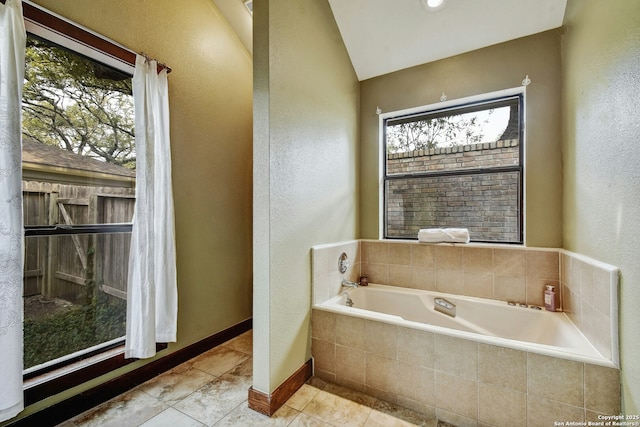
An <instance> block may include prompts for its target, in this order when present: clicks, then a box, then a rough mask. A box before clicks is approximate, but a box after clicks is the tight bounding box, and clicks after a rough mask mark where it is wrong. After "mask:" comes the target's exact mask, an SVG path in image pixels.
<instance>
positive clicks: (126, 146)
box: [22, 36, 136, 168]
mask: <svg viewBox="0 0 640 427" xmlns="http://www.w3.org/2000/svg"><path fill="white" fill-rule="evenodd" d="M22 105H23V107H22V110H23V123H22V129H23V132H24V134H25V135H26V136H27V137H30V138H32V139H34V140H36V141H39V142H41V143H43V144H47V145H52V146H57V147H60V148H62V149H65V150H68V151H71V152H73V153H76V154H80V155H84V156H88V157H92V158H94V159H98V160H102V161H106V162H109V163H114V164H117V165H121V166H125V167H128V168H135V160H136V156H135V142H134V127H135V126H134V114H133V97H132V81H131V76H129V75H127V74H125V73H122V72H120V71H116V70H114V69H112V68H109V67H107V66H104V65H102V64H99V63H97V62H95V61H92V60H89V59H86V58H84V57H82V56H79V55H77V54H75V53H72V52H69V51H68V50H65V49H62V48H60V47H58V46H55V45H53V44H50V43H48V42H45V41H42V40H40V39H37V38H35V37H31V36H29V37H28V39H27V49H26V60H25V84H24V87H23V96H22Z"/></svg>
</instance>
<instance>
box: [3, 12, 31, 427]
mask: <svg viewBox="0 0 640 427" xmlns="http://www.w3.org/2000/svg"><path fill="white" fill-rule="evenodd" d="M26 39H27V34H26V32H25V29H24V21H23V19H22V3H21V2H20V0H7V2H6V4H4V5H3V4H2V3H0V366H1V368H0V369H1V370H2V376H1V377H0V378H1V380H2V384H0V422H1V421H4V420H8V419H9V418H13V417H15V416H16V415H18V413H19V412H20V411H22V409H23V407H24V406H23V405H24V403H23V400H22V368H23V364H22V267H23V259H24V254H23V247H24V229H23V223H22V130H21V127H22V123H21V121H20V119H21V116H22V111H21V103H22V83H23V80H24V52H25V43H26Z"/></svg>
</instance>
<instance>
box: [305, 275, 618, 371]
mask: <svg viewBox="0 0 640 427" xmlns="http://www.w3.org/2000/svg"><path fill="white" fill-rule="evenodd" d="M369 286H371V287H372V288H378V289H384V290H390V291H396V292H398V291H400V292H402V291H403V290H405V291H409V293H413V292H414V291H415V292H426V293H429V294H437V295H442V296H443V297H445V298H447V297H451V298H463V299H466V300H470V301H479V302H486V301H491V302H498V303H504V304H506V302H503V301H498V300H492V299H486V298H478V297H470V296H465V295H455V294H447V293H445V292H438V291H427V290H421V289H413V288H403V287H399V286H389V285H380V284H375V283H373V284H369ZM405 293H406V292H405ZM339 296H340V294H338V295H336V296H334V297H333V298H331V299H329V300H327V301H325V302H323V303H321V304H314V305H312V307H311V308H312V309H317V310H321V311H326V312H331V313H335V314H341V315H346V316H351V317H357V318H361V319H366V320H372V321H377V322H382V323H387V324H392V325H395V326H401V327H405V328H410V329H416V330H421V331H426V332H432V333H437V334H442V335H446V336H450V337H453V338H461V339H465V340H469V341H474V342H479V343H483V344H488V345H495V346H499V347H505V348H510V349H514V350H519V351H524V352H528V353H535V354H539V355H543V356H549V357H556V358H560V359H565V360H571V361H575V362H582V363H589V364H592V365H598V366H603V367H607V368H614V369H620V365H619V363H616V360H615V357H616V353H613V352H612V359H613V360H611V359H608V358H606V357H604V356H602V355H600V357H595V356H590V355H584V354H580V353H575V352H571V351H568V350H560V349H565V347H557V346H551V345H546V344H537V343H532V342H525V341H518V340H514V339H508V338H501V337H493V336H487V335H482V334H478V333H475V332H467V331H460V330H457V329H451V328H446V327H442V326H437V325H431V324H426V323H421V322H415V321H411V320H405V319H403V318H401V317H399V316H395V315H391V314H385V313H378V312H374V311H370V310H364V309H360V308H354V307H347V306H343V305H338V304H335V303H334V301H335V299H336V298H337V297H339ZM560 314H562V315H563V316H565V317H566V320H567V321H568V322H570V323H571V324H572V325H573V326H574V328H575V331H576V332H577V333H579V334H580V335H582V337H583V338H584V339H585V340H586V341H587V342H589V344H590V345H591V347H593V349H594V351H595V352H596V353H598V354H600V352H599V351H598V350H597V349H596V348H595V346H594V345H593V344H591V342H590V341H589V339H588V338H587V337H586V336H584V334H583V333H582V331H581V330H580V329H579V328H578V327H577V326H576V325H575V324H574V323H573V321H572V320H571V319H570V318H569V317H568V316H567V315H566V313H560Z"/></svg>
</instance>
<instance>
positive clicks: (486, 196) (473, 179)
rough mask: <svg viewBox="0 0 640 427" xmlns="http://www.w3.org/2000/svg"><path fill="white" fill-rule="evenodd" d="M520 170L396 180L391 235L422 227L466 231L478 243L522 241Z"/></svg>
mask: <svg viewBox="0 0 640 427" xmlns="http://www.w3.org/2000/svg"><path fill="white" fill-rule="evenodd" d="M519 188H520V173H519V172H497V173H485V174H472V175H458V176H455V175H454V176H437V177H420V178H406V179H393V180H388V181H387V182H386V188H385V193H386V200H385V202H386V206H385V215H386V221H387V230H386V235H387V237H396V238H411V239H415V238H416V236H417V235H418V231H419V230H420V229H421V228H438V227H440V228H447V227H464V228H468V229H469V234H470V235H471V236H472V238H473V240H476V241H492V242H518V241H519V238H520V230H519V218H520V212H519V206H520V203H519V191H520V190H519Z"/></svg>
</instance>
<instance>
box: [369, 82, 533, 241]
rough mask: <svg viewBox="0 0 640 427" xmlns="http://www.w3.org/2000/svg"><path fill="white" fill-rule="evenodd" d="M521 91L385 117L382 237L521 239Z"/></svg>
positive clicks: (476, 239) (473, 239)
mask: <svg viewBox="0 0 640 427" xmlns="http://www.w3.org/2000/svg"><path fill="white" fill-rule="evenodd" d="M522 117H523V114H522V95H521V94H515V95H512V96H506V97H500V98H494V99H490V100H483V101H480V102H472V103H465V104H464V105H446V106H444V107H441V108H439V107H438V106H436V107H435V108H426V109H424V110H422V111H411V112H409V113H399V114H388V115H385V117H383V121H382V123H383V145H384V154H385V156H384V157H385V161H384V219H385V221H384V237H385V238H403V239H406V238H413V239H415V238H417V235H418V231H419V230H420V229H422V228H437V227H439V228H446V227H464V228H468V229H469V232H470V236H471V240H472V241H478V242H502V243H522V241H523V232H522V229H523V224H522V198H523V161H522V153H523V150H522V146H523V139H522V129H523V125H522Z"/></svg>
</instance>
